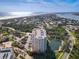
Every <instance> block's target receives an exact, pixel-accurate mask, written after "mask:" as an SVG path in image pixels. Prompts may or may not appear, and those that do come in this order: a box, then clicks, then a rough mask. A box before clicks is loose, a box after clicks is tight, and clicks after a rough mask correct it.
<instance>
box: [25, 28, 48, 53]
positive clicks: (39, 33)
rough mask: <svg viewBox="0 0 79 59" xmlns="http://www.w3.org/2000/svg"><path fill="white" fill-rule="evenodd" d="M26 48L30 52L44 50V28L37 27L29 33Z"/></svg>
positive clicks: (45, 43)
mask: <svg viewBox="0 0 79 59" xmlns="http://www.w3.org/2000/svg"><path fill="white" fill-rule="evenodd" d="M26 48H27V49H28V50H30V51H32V52H45V51H46V49H47V40H46V30H45V29H44V28H43V27H37V28H34V29H33V30H32V33H29V36H28V40H27V44H26Z"/></svg>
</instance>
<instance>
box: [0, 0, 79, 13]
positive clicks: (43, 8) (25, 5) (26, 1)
mask: <svg viewBox="0 0 79 59" xmlns="http://www.w3.org/2000/svg"><path fill="white" fill-rule="evenodd" d="M0 12H79V0H0Z"/></svg>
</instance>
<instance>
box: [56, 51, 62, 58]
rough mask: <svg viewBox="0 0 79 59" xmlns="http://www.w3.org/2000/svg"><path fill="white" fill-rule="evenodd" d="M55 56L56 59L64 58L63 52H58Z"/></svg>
mask: <svg viewBox="0 0 79 59" xmlns="http://www.w3.org/2000/svg"><path fill="white" fill-rule="evenodd" d="M55 56H56V59H61V58H62V56H63V52H59V51H56V52H55Z"/></svg>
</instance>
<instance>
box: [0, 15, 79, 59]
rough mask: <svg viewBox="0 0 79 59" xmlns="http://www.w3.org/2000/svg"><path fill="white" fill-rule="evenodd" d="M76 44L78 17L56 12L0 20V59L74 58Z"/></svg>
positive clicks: (78, 31) (78, 39)
mask: <svg viewBox="0 0 79 59" xmlns="http://www.w3.org/2000/svg"><path fill="white" fill-rule="evenodd" d="M78 46H79V20H74V19H70V18H63V17H59V16H57V15H55V14H42V15H35V16H27V17H17V18H8V19H2V20H0V59H74V58H75V57H74V55H76V58H79V56H78V54H79V53H76V54H75V52H77V51H79V49H78ZM75 49H76V51H75ZM72 57H73V58H72Z"/></svg>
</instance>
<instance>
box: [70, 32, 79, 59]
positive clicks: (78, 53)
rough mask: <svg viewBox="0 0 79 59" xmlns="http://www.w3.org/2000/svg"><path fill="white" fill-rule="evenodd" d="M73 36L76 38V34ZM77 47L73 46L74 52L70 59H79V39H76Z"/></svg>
mask: <svg viewBox="0 0 79 59" xmlns="http://www.w3.org/2000/svg"><path fill="white" fill-rule="evenodd" d="M72 34H73V36H74V37H76V33H75V32H72ZM75 42H76V43H75V45H74V46H73V50H72V52H71V54H70V57H69V59H79V38H76V39H75Z"/></svg>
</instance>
